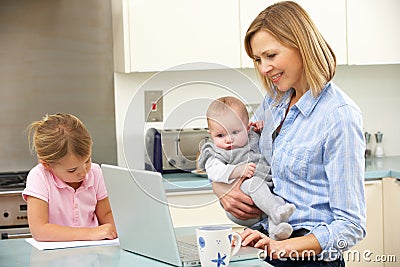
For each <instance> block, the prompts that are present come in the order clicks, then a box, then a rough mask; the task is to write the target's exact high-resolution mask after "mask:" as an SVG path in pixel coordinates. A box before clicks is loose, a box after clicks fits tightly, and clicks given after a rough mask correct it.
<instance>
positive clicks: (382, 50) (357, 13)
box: [347, 0, 400, 65]
mask: <svg viewBox="0 0 400 267" xmlns="http://www.w3.org/2000/svg"><path fill="white" fill-rule="evenodd" d="M399 10H400V1H398V0H347V14H348V15H347V31H348V64H349V65H352V64H354V65H366V64H399V63H400V49H399V47H400V32H399V28H398V27H399V25H400V16H399Z"/></svg>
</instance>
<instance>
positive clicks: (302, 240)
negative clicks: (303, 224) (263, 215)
mask: <svg viewBox="0 0 400 267" xmlns="http://www.w3.org/2000/svg"><path fill="white" fill-rule="evenodd" d="M240 236H241V238H242V246H252V247H256V248H259V249H263V250H264V253H266V255H265V254H264V256H265V257H267V256H268V257H270V258H273V259H279V258H287V257H291V258H296V257H301V258H303V257H315V256H317V255H318V254H319V253H321V251H322V249H321V246H320V245H319V242H318V240H317V238H316V237H315V236H314V235H313V234H309V235H305V236H301V237H296V238H289V239H285V240H281V241H276V240H273V239H271V238H269V237H268V236H266V235H265V234H263V233H261V232H259V231H257V230H252V229H250V228H247V229H246V230H244V231H243V233H242V234H241V235H240Z"/></svg>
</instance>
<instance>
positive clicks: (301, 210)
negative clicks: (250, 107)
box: [253, 82, 366, 259]
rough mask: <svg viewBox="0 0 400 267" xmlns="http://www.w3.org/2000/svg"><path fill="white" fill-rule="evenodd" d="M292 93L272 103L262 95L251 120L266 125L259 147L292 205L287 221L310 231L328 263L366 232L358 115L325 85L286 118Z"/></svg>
mask: <svg viewBox="0 0 400 267" xmlns="http://www.w3.org/2000/svg"><path fill="white" fill-rule="evenodd" d="M291 94H292V91H289V92H287V93H286V94H285V95H284V97H283V99H282V100H281V101H280V102H279V103H275V104H274V100H273V99H272V98H270V97H268V96H266V97H265V99H264V102H263V103H262V104H261V105H260V107H259V108H258V109H257V111H256V115H255V116H254V117H253V120H264V121H265V126H264V129H263V132H262V134H261V138H260V149H261V151H262V153H263V155H264V156H265V158H266V159H267V161H268V162H269V163H271V170H272V175H273V182H274V185H275V188H274V192H275V193H276V194H277V195H279V196H281V197H282V198H284V199H285V200H286V201H287V202H289V203H293V204H295V205H296V211H295V212H294V213H293V215H292V216H291V217H290V220H289V223H290V224H291V225H292V226H293V229H295V230H296V229H300V228H305V229H308V230H310V231H311V233H313V234H314V235H315V237H316V238H317V239H318V241H319V243H320V245H321V247H322V249H323V252H322V253H325V255H320V256H323V258H324V259H327V258H328V257H327V256H328V255H329V254H328V253H329V252H333V253H334V252H335V251H336V252H338V253H339V255H340V253H341V252H342V251H343V250H345V249H346V248H350V247H351V246H353V245H355V244H356V243H358V242H359V241H360V240H361V239H362V238H363V237H364V236H365V234H366V230H365V224H366V214H365V213H366V207H365V196H364V184H363V182H364V170H365V163H364V151H365V142H364V134H363V122H362V116H361V112H360V109H359V108H358V106H357V105H356V104H355V103H354V102H353V101H352V100H351V99H350V98H349V97H348V96H347V95H346V94H345V93H344V92H343V91H342V90H340V89H339V88H338V87H337V86H336V85H335V84H334V83H332V82H329V83H328V84H327V85H326V87H325V88H324V90H323V91H322V93H321V94H320V95H319V96H318V97H317V98H314V97H313V96H312V94H311V91H310V90H308V91H307V92H306V93H305V94H304V95H303V96H302V97H301V98H300V99H299V100H298V102H297V103H296V104H295V105H293V106H292V107H291V108H290V110H289V112H288V114H287V116H286V118H285V112H286V110H287V108H288V105H289V102H290V97H291ZM284 119H285V120H284ZM282 120H284V123H283V125H282V127H281V130H280V133H279V135H278V136H277V137H276V139H275V140H274V141H273V140H272V133H273V132H274V131H275V130H276V128H277V127H278V126H279V125H280V124H281V122H282Z"/></svg>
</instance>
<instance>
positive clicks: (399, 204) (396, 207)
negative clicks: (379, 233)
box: [383, 178, 400, 267]
mask: <svg viewBox="0 0 400 267" xmlns="http://www.w3.org/2000/svg"><path fill="white" fill-rule="evenodd" d="M383 207H384V208H383V218H384V221H383V233H384V238H383V239H384V243H383V246H384V255H385V257H386V262H385V267H395V266H399V262H400V229H399V225H400V213H399V211H400V181H399V180H398V179H394V178H385V179H383ZM393 256H395V258H394V257H393ZM394 259H396V261H394Z"/></svg>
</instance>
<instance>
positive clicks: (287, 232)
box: [269, 222, 293, 240]
mask: <svg viewBox="0 0 400 267" xmlns="http://www.w3.org/2000/svg"><path fill="white" fill-rule="evenodd" d="M269 231H270V235H269V236H270V237H271V238H272V239H274V240H284V239H288V238H289V237H290V236H291V235H292V232H293V228H292V226H291V225H290V224H288V223H286V222H283V223H280V224H278V225H276V226H274V227H272V228H271V227H270V229H269Z"/></svg>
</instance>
